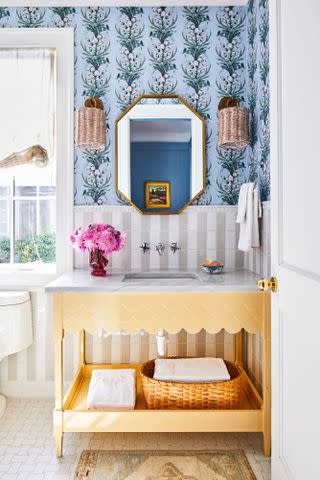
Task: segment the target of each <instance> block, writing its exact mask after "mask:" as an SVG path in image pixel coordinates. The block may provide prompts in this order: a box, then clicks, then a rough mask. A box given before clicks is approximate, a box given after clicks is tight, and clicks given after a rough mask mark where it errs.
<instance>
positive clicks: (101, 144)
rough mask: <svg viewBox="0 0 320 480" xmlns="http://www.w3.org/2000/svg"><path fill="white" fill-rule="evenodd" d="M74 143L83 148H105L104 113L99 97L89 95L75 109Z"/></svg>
mask: <svg viewBox="0 0 320 480" xmlns="http://www.w3.org/2000/svg"><path fill="white" fill-rule="evenodd" d="M75 144H76V146H77V147H80V148H85V149H91V148H92V149H95V150H104V149H105V148H106V114H105V112H104V109H103V103H102V101H101V100H100V99H99V98H94V97H90V98H88V99H87V100H86V101H85V102H84V106H83V107H81V108H79V109H78V110H76V115H75Z"/></svg>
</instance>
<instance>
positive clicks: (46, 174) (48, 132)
mask: <svg viewBox="0 0 320 480" xmlns="http://www.w3.org/2000/svg"><path fill="white" fill-rule="evenodd" d="M0 72H1V74H0V92H1V101H0V160H1V159H3V158H5V157H7V156H8V155H11V154H12V153H13V152H18V151H21V150H23V149H25V148H27V147H30V146H32V145H36V144H39V145H42V146H43V147H44V148H45V149H46V150H47V151H48V156H49V165H48V167H46V168H37V167H34V166H33V167H31V166H18V167H13V168H10V169H0V183H2V184H3V183H5V181H6V180H9V178H10V177H11V178H12V176H14V177H15V180H16V183H17V184H20V185H55V163H56V162H55V81H54V80H55V52H54V50H50V49H23V48H19V49H0ZM1 180H2V181H1Z"/></svg>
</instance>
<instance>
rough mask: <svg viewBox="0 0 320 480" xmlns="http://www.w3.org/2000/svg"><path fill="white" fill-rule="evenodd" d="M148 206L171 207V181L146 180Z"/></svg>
mask: <svg viewBox="0 0 320 480" xmlns="http://www.w3.org/2000/svg"><path fill="white" fill-rule="evenodd" d="M145 200H146V208H170V207H171V193H170V182H158V181H155V182H153V181H151V180H148V181H147V182H145Z"/></svg>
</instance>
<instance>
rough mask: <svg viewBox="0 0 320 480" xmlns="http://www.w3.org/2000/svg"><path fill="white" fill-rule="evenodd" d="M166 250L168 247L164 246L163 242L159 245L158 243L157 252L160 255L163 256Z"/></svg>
mask: <svg viewBox="0 0 320 480" xmlns="http://www.w3.org/2000/svg"><path fill="white" fill-rule="evenodd" d="M165 248H166V247H165V246H164V244H163V243H162V242H159V243H157V245H156V250H157V252H158V253H159V255H163V252H164V249H165Z"/></svg>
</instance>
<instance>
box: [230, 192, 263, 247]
mask: <svg viewBox="0 0 320 480" xmlns="http://www.w3.org/2000/svg"><path fill="white" fill-rule="evenodd" d="M261 215H262V211H261V201H260V194H259V188H258V187H257V186H254V184H253V183H244V184H242V185H241V188H240V193H239V202H238V215H237V219H236V223H240V234H239V243H238V248H239V250H242V251H243V252H249V251H250V250H251V248H256V247H259V246H260V239H259V218H260V217H261Z"/></svg>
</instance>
